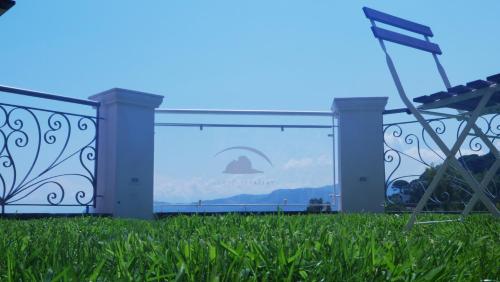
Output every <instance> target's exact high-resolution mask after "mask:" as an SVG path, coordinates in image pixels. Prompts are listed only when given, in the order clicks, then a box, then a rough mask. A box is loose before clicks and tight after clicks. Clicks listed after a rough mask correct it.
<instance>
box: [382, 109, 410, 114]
mask: <svg viewBox="0 0 500 282" xmlns="http://www.w3.org/2000/svg"><path fill="white" fill-rule="evenodd" d="M400 113H407V114H411V112H410V110H408V109H407V108H399V109H392V110H385V111H383V112H382V114H383V115H392V114H400Z"/></svg>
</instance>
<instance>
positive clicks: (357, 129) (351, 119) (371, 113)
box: [332, 97, 387, 212]
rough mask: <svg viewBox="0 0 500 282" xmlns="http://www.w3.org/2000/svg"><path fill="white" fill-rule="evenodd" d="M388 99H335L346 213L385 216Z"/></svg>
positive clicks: (333, 107)
mask: <svg viewBox="0 0 500 282" xmlns="http://www.w3.org/2000/svg"><path fill="white" fill-rule="evenodd" d="M386 104H387V97H367V98H335V99H334V100H333V105H332V111H333V112H334V113H335V115H336V116H337V118H338V126H339V128H338V165H339V168H338V174H339V185H340V189H341V191H342V192H341V197H340V201H341V204H340V206H341V207H342V211H343V212H383V211H384V207H383V203H384V200H385V195H384V193H385V192H384V182H385V170H384V136H383V117H382V112H383V111H384V109H385V105H386Z"/></svg>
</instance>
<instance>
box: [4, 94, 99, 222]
mask: <svg viewBox="0 0 500 282" xmlns="http://www.w3.org/2000/svg"><path fill="white" fill-rule="evenodd" d="M0 91H1V92H4V93H3V94H2V95H7V94H6V93H11V94H17V95H23V96H31V97H36V98H41V99H48V100H51V101H60V102H65V103H73V104H78V105H85V106H92V107H95V108H98V106H99V103H96V102H93V101H88V100H79V99H74V98H69V97H62V96H57V95H52V94H46V93H41V92H35V91H29V90H23V89H17V88H11V87H5V86H0ZM4 97H5V96H4ZM97 132H98V117H97V116H91V115H82V114H76V113H69V112H63V111H56V110H48V109H42V108H37V107H28V106H23V105H17V104H8V103H0V208H1V213H2V214H3V213H6V212H9V211H8V210H7V209H6V208H8V207H10V206H12V207H13V206H19V207H17V208H16V209H17V210H16V212H18V213H19V212H21V213H23V209H26V208H27V207H33V206H37V207H43V206H46V207H56V206H57V207H82V208H84V209H86V211H87V212H88V210H89V207H92V206H95V204H96V172H97V167H96V164H97ZM21 206H22V207H25V208H23V209H21V210H19V208H20V207H21ZM82 211H83V209H82ZM49 212H57V211H56V210H50V211H49Z"/></svg>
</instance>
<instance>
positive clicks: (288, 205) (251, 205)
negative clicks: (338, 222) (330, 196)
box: [155, 203, 333, 208]
mask: <svg viewBox="0 0 500 282" xmlns="http://www.w3.org/2000/svg"><path fill="white" fill-rule="evenodd" d="M155 206H156V207H200V208H201V207H305V206H309V207H328V206H333V204H201V205H200V204H196V203H194V204H157V205H155Z"/></svg>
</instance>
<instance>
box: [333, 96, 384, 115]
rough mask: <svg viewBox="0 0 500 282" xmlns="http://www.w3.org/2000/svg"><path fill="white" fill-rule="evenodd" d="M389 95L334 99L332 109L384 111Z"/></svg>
mask: <svg viewBox="0 0 500 282" xmlns="http://www.w3.org/2000/svg"><path fill="white" fill-rule="evenodd" d="M387 99H388V98H387V97H355V98H335V99H333V104H332V108H331V109H332V111H333V112H335V113H338V112H346V111H380V112H382V111H384V109H385V105H387Z"/></svg>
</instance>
